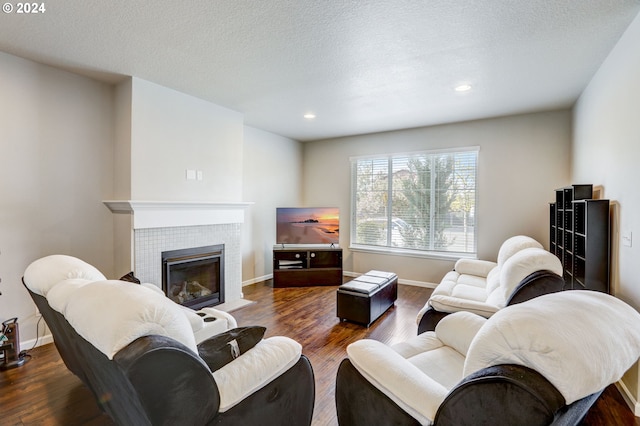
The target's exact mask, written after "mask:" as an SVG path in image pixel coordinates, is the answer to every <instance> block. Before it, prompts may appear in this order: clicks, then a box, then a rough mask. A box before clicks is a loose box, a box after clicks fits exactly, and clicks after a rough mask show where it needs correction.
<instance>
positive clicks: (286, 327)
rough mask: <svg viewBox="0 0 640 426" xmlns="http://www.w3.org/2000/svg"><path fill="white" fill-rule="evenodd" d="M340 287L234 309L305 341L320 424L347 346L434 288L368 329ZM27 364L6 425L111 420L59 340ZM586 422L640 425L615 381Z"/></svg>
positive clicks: (386, 329) (392, 332)
mask: <svg viewBox="0 0 640 426" xmlns="http://www.w3.org/2000/svg"><path fill="white" fill-rule="evenodd" d="M335 291H336V287H305V288H280V289H273V288H272V287H271V283H270V282H265V283H258V284H254V285H251V286H247V287H244V288H243V292H244V296H245V298H246V299H249V300H253V301H256V303H254V304H252V305H249V306H247V307H244V308H242V309H239V310H237V311H235V312H233V315H234V317H235V318H236V319H237V320H238V324H239V325H241V326H242V325H254V324H259V325H263V326H266V327H267V333H266V336H267V337H268V336H274V335H284V336H289V337H291V338H293V339H295V340H297V341H299V342H300V343H301V344H302V346H303V348H304V349H303V352H304V354H305V355H306V356H307V357H309V359H310V361H311V364H312V366H313V369H314V374H315V380H316V404H315V409H314V416H313V425H314V426H325V425H330V426H335V425H337V421H336V415H335V402H334V386H335V376H336V371H337V369H338V364H339V363H340V361H341V360H342V359H343V358H344V357H345V355H346V352H345V348H346V346H347V345H348V344H349V343H351V342H353V341H356V340H358V339H362V338H365V337H366V338H372V339H376V340H380V341H382V342H385V343H389V344H392V343H395V342H399V341H403V340H405V339H407V338H408V337H410V336H413V335H415V333H416V331H417V326H416V323H415V317H416V314H417V312H418V310H419V309H420V308H421V307H422V305H424V302H425V301H426V300H427V298H428V296H429V294H430V292H431V290H429V289H425V288H419V287H412V286H404V285H400V286H399V290H398V291H399V298H398V301H397V302H396V304H395V306H394V307H393V308H391V309H390V310H389V311H387V312H386V313H385V314H384V315H383V316H382V317H381V318H380V319H379V320H377V321H376V322H375V323H374V324H373V325H372V326H371V327H370V328H368V329H367V328H365V327H362V326H358V325H355V324H351V323H348V322H340V321H339V320H338V318H336V317H335V312H336V306H335V303H336V302H335V299H336V297H335ZM30 355H31V356H32V359H31V360H30V361H29V362H28V363H27V364H25V365H24V366H23V367H20V368H17V369H14V370H8V371H5V372H0V425H2V426H4V425H65V426H73V425H96V426H97V425H113V422H112V421H111V420H110V419H109V418H108V417H107V416H106V415H104V414H102V413H101V412H100V410H99V409H98V407H97V405H96V403H95V400H94V398H93V396H92V395H91V393H90V391H89V390H88V389H86V388H85V387H84V386H83V385H82V383H81V382H80V381H79V380H78V379H77V378H76V377H75V376H74V375H73V374H71V373H70V372H69V371H68V370H67V369H66V368H65V366H64V364H63V363H62V361H61V360H60V357H59V355H58V353H57V351H56V349H55V346H54V345H52V344H51V345H45V346H41V347H39V348H36V349H34V350H33V351H31V352H30ZM583 425H584V426H596V425H630V426H640V419H638V418H636V417H634V416H633V413H632V412H631V411H630V410H629V408H628V406H627V405H626V403H625V402H624V400H623V399H622V397H621V396H620V393H619V392H618V390H617V389H616V388H615V386H613V385H612V386H609V387H608V388H607V390H606V391H605V393H604V394H603V395H602V397H601V398H600V399H599V400H598V402H597V403H596V404H595V405H594V407H593V408H592V409H591V411H590V412H589V414H588V415H587V418H586V419H585V420H584V422H583Z"/></svg>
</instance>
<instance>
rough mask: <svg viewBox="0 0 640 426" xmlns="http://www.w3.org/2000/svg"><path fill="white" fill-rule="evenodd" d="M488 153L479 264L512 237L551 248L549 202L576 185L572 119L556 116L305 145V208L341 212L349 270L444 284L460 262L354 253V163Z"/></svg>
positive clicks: (482, 158)
mask: <svg viewBox="0 0 640 426" xmlns="http://www.w3.org/2000/svg"><path fill="white" fill-rule="evenodd" d="M461 146H480V153H479V163H478V210H477V212H478V257H479V258H481V259H489V260H495V258H496V255H497V250H498V248H499V246H500V244H501V243H502V242H503V241H504V240H505V239H506V238H508V237H510V236H512V235H516V234H526V235H530V236H532V237H533V238H536V239H537V240H538V241H540V242H541V243H542V244H543V245H545V246H546V247H548V243H549V202H551V201H553V200H554V197H555V195H554V194H555V193H554V190H555V189H556V188H558V187H562V186H564V185H567V184H568V183H569V182H570V170H569V164H570V146H571V113H570V111H553V112H544V113H536V114H525V115H518V116H512V117H503V118H496V119H489V120H478V121H471V122H464V123H455V124H449V125H442V126H434V127H424V128H418V129H409V130H401V131H395V132H387V133H377V134H371V135H361V136H353V137H346V138H338V139H331V140H326V141H319V142H313V143H306V144H305V145H304V182H305V185H304V202H305V204H307V205H317V206H322V205H330V206H335V205H337V206H338V207H340V211H341V218H340V245H341V246H342V247H343V249H344V250H345V251H344V269H345V270H346V271H352V272H358V273H363V272H366V271H367V270H370V269H383V270H385V269H386V270H390V271H394V272H396V273H397V274H398V276H399V278H400V279H404V280H410V281H417V282H418V283H420V282H422V283H424V282H431V283H434V282H435V283H437V282H440V280H441V279H442V276H443V275H444V274H445V273H446V272H447V271H449V270H451V268H452V266H453V261H444V260H435V259H423V258H415V257H402V256H394V255H380V254H370V253H363V252H352V251H350V250H348V246H349V234H350V223H349V213H350V211H349V210H350V185H349V182H350V177H349V176H350V163H349V157H351V156H359V155H369V154H380V153H393V152H411V151H420V150H430V149H442V148H451V147H461Z"/></svg>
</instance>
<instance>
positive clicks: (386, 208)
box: [351, 148, 478, 255]
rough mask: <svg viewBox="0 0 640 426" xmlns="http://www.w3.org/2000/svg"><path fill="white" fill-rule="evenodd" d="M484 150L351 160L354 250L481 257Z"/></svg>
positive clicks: (352, 242) (434, 152) (467, 149)
mask: <svg viewBox="0 0 640 426" xmlns="http://www.w3.org/2000/svg"><path fill="white" fill-rule="evenodd" d="M477 163H478V148H465V149H464V150H458V151H451V152H442V151H432V152H419V153H411V154H397V155H388V156H380V157H366V158H364V157H363V158H353V159H352V160H351V177H352V185H351V197H352V217H351V219H352V220H351V245H352V246H353V247H355V248H357V247H360V248H371V249H376V248H378V249H388V250H394V249H397V250H398V251H416V252H420V253H434V254H436V253H440V254H445V255H446V254H451V255H453V254H470V255H471V254H475V253H476V238H475V229H476V214H475V210H476V184H477Z"/></svg>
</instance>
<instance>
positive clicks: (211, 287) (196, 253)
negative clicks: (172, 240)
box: [162, 244, 224, 309]
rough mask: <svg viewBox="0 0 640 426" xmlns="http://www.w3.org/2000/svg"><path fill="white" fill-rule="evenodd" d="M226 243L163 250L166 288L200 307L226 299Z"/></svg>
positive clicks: (171, 294)
mask: <svg viewBox="0 0 640 426" xmlns="http://www.w3.org/2000/svg"><path fill="white" fill-rule="evenodd" d="M223 281H224V244H220V245H215V246H205V247H194V248H188V249H183V250H171V251H165V252H162V289H163V290H164V292H165V294H166V295H167V297H169V298H170V299H171V300H173V301H174V302H176V303H179V304H181V305H184V306H188V307H190V308H192V309H199V308H202V307H204V306H214V305H218V304H220V303H223V302H224V282H223Z"/></svg>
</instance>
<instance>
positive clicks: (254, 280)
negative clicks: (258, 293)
mask: <svg viewBox="0 0 640 426" xmlns="http://www.w3.org/2000/svg"><path fill="white" fill-rule="evenodd" d="M271 278H273V274H267V275H263V276H261V277H257V278H252V279H250V280H247V281H242V287H245V286H248V285H251V284H255V283H261V282H262V281H267V280H270V279H271Z"/></svg>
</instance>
